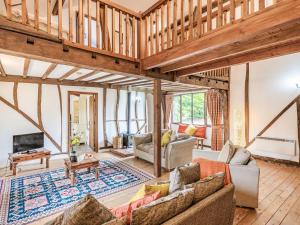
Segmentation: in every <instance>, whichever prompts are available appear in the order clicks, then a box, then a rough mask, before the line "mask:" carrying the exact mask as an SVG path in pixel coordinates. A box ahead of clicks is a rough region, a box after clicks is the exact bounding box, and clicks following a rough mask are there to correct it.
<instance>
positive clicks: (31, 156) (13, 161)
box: [8, 148, 51, 175]
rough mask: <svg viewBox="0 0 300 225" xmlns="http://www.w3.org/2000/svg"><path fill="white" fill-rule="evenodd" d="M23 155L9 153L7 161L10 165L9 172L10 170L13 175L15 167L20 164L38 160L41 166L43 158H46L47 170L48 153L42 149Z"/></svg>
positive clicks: (15, 170) (47, 165)
mask: <svg viewBox="0 0 300 225" xmlns="http://www.w3.org/2000/svg"><path fill="white" fill-rule="evenodd" d="M28 152H29V153H27V152H23V153H21V154H20V153H14V154H13V153H9V154H8V160H9V165H10V170H12V172H13V175H16V174H17V165H18V163H20V162H26V161H30V160H35V159H40V160H41V164H43V160H44V158H46V168H49V159H50V153H51V152H50V151H49V150H47V149H45V148H43V149H39V150H31V151H28Z"/></svg>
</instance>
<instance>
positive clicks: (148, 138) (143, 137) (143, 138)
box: [132, 133, 152, 148]
mask: <svg viewBox="0 0 300 225" xmlns="http://www.w3.org/2000/svg"><path fill="white" fill-rule="evenodd" d="M132 142H133V143H132V144H133V146H134V148H135V147H136V146H138V145H140V144H145V143H150V142H152V133H145V134H138V135H135V136H133V140H132Z"/></svg>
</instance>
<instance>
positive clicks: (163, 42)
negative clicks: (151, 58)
mask: <svg viewBox="0 0 300 225" xmlns="http://www.w3.org/2000/svg"><path fill="white" fill-rule="evenodd" d="M160 19H161V22H160V23H161V50H164V49H165V25H164V24H165V18H164V5H162V6H161V13H160Z"/></svg>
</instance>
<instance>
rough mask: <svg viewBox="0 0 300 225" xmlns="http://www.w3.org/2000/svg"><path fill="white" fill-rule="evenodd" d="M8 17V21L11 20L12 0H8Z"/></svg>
mask: <svg viewBox="0 0 300 225" xmlns="http://www.w3.org/2000/svg"><path fill="white" fill-rule="evenodd" d="M6 2H7V3H6V16H7V18H8V19H11V16H12V13H11V0H6Z"/></svg>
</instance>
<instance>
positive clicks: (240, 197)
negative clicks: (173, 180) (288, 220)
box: [193, 150, 260, 208]
mask: <svg viewBox="0 0 300 225" xmlns="http://www.w3.org/2000/svg"><path fill="white" fill-rule="evenodd" d="M219 154H220V152H219V151H211V150H201V151H195V152H194V155H193V157H202V158H205V159H209V160H215V161H217V160H218V157H219ZM229 169H230V174H231V180H232V183H233V184H234V186H235V196H236V204H237V205H238V206H243V207H250V208H257V207H258V193H259V175H260V169H259V167H258V166H257V165H256V161H255V159H254V158H250V160H249V162H248V163H247V164H246V165H231V164H230V163H229Z"/></svg>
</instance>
